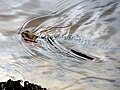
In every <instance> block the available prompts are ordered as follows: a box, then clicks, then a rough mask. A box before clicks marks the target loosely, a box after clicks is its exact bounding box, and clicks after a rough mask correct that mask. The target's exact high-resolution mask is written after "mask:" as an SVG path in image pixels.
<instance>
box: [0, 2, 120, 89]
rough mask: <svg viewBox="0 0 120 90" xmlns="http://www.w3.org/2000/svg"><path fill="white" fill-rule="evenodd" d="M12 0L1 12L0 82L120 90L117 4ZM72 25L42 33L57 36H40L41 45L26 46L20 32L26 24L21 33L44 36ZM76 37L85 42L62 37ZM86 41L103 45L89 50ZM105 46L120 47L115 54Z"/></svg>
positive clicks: (29, 44)
mask: <svg viewBox="0 0 120 90" xmlns="http://www.w3.org/2000/svg"><path fill="white" fill-rule="evenodd" d="M10 1H11V3H7V1H4V0H2V1H1V2H2V3H3V5H2V6H1V7H2V8H1V9H0V11H1V12H0V18H1V21H0V29H1V30H0V47H1V48H0V51H1V52H0V78H1V81H6V80H8V79H9V78H11V79H14V80H17V79H23V80H29V81H30V82H33V83H37V84H40V85H41V86H44V87H48V88H49V89H50V90H90V89H91V90H101V89H102V90H108V89H110V90H111V89H112V90H118V89H119V88H120V85H119V84H120V80H119V78H120V70H119V66H120V61H119V59H120V52H119V50H118V49H119V48H120V42H119V39H120V38H119V34H120V31H119V28H120V27H119V23H120V19H119V15H120V13H119V12H120V8H119V6H120V2H119V1H118V0H109V1H108V0H74V1H73V0H69V1H68V0H53V1H51V0H34V1H32V0H19V1H15V0H10ZM0 5H1V4H0ZM31 18H32V19H31ZM25 21H27V22H25ZM23 22H25V23H24V24H22V23H23ZM69 23H72V26H71V27H69V28H56V29H54V30H53V31H50V32H49V33H44V34H42V35H43V36H45V35H50V36H52V38H47V39H42V38H41V37H40V38H38V40H37V43H27V42H25V41H24V40H22V38H21V35H20V34H18V32H19V29H20V28H19V27H20V26H21V24H22V28H21V31H20V33H21V32H23V31H26V30H29V31H32V32H34V33H35V35H38V36H40V32H41V31H43V30H45V29H46V28H48V27H49V26H52V27H54V26H64V25H68V24H69ZM77 35H80V36H81V37H84V38H82V39H81V40H80V41H77V40H75V39H74V40H72V39H69V40H68V39H65V38H63V37H67V36H76V37H77ZM83 40H84V42H83ZM86 40H89V41H90V42H95V43H96V44H98V45H99V47H95V46H94V47H93V45H91V46H88V45H87V46H86V45H85V42H86ZM87 43H88V42H87ZM102 46H107V47H114V48H117V49H116V50H112V51H111V50H108V49H109V48H101V47H102ZM70 49H73V50H74V51H77V52H84V53H85V54H89V55H92V56H95V57H99V60H98V62H95V61H91V60H83V59H81V58H80V57H79V56H78V55H76V54H74V53H72V52H71V51H70Z"/></svg>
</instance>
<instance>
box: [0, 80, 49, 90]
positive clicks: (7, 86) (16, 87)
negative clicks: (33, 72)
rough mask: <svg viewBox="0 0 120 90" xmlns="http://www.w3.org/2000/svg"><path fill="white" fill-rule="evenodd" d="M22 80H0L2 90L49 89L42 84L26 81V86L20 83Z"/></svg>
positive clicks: (0, 89)
mask: <svg viewBox="0 0 120 90" xmlns="http://www.w3.org/2000/svg"><path fill="white" fill-rule="evenodd" d="M20 82H22V81H21V80H17V81H13V80H11V79H9V80H8V81H7V82H0V90H47V89H46V88H42V87H41V86H40V85H37V84H33V83H29V82H28V81H25V82H24V86H22V85H21V84H20Z"/></svg>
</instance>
